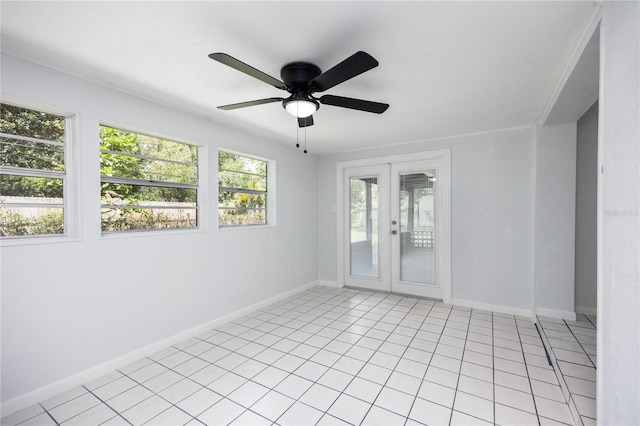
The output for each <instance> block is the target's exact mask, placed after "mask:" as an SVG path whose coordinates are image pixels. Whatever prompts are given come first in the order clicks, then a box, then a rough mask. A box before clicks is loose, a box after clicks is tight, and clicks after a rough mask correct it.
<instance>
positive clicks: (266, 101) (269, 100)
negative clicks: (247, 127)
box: [218, 98, 284, 111]
mask: <svg viewBox="0 0 640 426" xmlns="http://www.w3.org/2000/svg"><path fill="white" fill-rule="evenodd" d="M282 101H284V99H283V98H267V99H258V100H255V101H248V102H240V103H237V104H229V105H222V106H219V107H218V109H223V110H225V111H229V110H231V109H238V108H246V107H250V106H255V105H262V104H270V103H272V102H282Z"/></svg>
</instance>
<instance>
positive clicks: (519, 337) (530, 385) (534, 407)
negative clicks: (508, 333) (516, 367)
mask: <svg viewBox="0 0 640 426" xmlns="http://www.w3.org/2000/svg"><path fill="white" fill-rule="evenodd" d="M514 320H515V323H516V333H518V342H519V343H520V349H521V351H522V360H523V361H524V368H525V370H526V372H527V379H528V380H527V381H528V382H529V389H530V390H531V399H532V400H533V409H534V410H535V412H536V419H537V420H538V425H540V413H539V412H538V403H537V401H536V397H535V394H534V392H533V385H532V384H531V380H532V379H531V376H530V375H529V365H528V364H527V360H526V359H525V358H524V347H523V346H522V338H521V336H520V327H519V326H518V320H517V319H516V318H515V316H514ZM541 340H542V339H541ZM543 346H544V342H543ZM494 407H495V406H494Z"/></svg>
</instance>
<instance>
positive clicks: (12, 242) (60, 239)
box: [0, 235, 81, 247]
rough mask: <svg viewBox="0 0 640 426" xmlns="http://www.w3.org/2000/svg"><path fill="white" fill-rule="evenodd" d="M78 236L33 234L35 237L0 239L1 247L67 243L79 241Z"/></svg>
mask: <svg viewBox="0 0 640 426" xmlns="http://www.w3.org/2000/svg"><path fill="white" fill-rule="evenodd" d="M80 240H81V239H80V238H78V237H68V236H66V235H60V236H55V237H54V236H45V235H43V236H33V237H4V238H2V239H0V247H17V246H34V245H41V244H65V243H77V242H79V241H80Z"/></svg>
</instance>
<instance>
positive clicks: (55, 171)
mask: <svg viewBox="0 0 640 426" xmlns="http://www.w3.org/2000/svg"><path fill="white" fill-rule="evenodd" d="M0 133H3V136H1V137H0V167H2V168H3V170H2V173H0V236H3V237H14V236H27V235H56V234H63V233H64V211H63V208H62V207H61V205H62V203H63V199H64V197H63V188H64V178H65V159H64V149H65V147H64V142H65V117H62V116H58V115H54V114H47V113H44V112H40V111H35V110H32V109H27V108H22V107H17V106H13V105H7V104H0ZM38 173H40V174H44V175H46V177H43V176H37V175H36V174H38ZM26 205H30V206H31V207H27V206H26ZM54 205H55V206H54Z"/></svg>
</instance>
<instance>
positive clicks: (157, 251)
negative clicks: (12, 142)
mask: <svg viewBox="0 0 640 426" xmlns="http://www.w3.org/2000/svg"><path fill="white" fill-rule="evenodd" d="M1 83H2V96H3V98H4V99H5V100H19V101H23V102H27V103H29V104H31V105H41V106H45V107H49V108H56V109H58V110H61V111H69V112H73V113H76V119H77V123H78V127H77V130H78V133H77V136H79V138H78V141H77V142H78V149H77V150H76V151H75V154H77V155H78V156H79V157H78V158H77V160H78V165H79V169H78V177H79V179H78V181H77V183H78V184H79V193H78V194H77V195H78V200H79V202H80V204H79V210H80V216H79V219H80V225H81V226H80V228H79V229H78V231H79V238H77V239H75V240H73V241H69V242H61V243H52V244H32V245H20V246H3V247H2V252H1V262H2V263H1V269H2V272H1V273H2V275H1V278H2V380H1V381H2V401H3V402H4V401H7V400H11V399H12V398H13V399H15V398H17V397H20V396H21V395H25V394H26V393H28V392H31V391H34V390H37V389H41V388H42V387H43V386H45V385H48V384H51V383H54V382H56V381H59V380H62V379H65V378H67V377H69V376H72V375H74V374H77V373H79V372H82V371H83V370H87V369H90V368H93V367H95V366H97V365H99V364H102V363H105V362H108V361H110V360H113V359H115V358H117V357H120V356H122V355H125V354H128V353H130V352H132V351H134V350H137V349H139V348H142V347H145V346H147V345H150V344H152V343H154V342H157V341H159V340H162V339H165V338H168V337H170V336H173V335H175V334H178V333H180V332H183V331H185V330H188V329H190V328H193V327H196V326H198V325H201V324H203V323H206V322H208V321H210V320H213V319H215V318H218V317H221V316H223V315H225V314H228V313H231V312H233V311H236V310H238V309H240V308H243V307H246V306H248V305H251V304H254V303H257V302H259V301H263V300H265V299H268V298H270V297H273V296H276V295H278V294H281V293H284V292H286V291H289V290H292V289H295V288H296V287H299V286H301V285H303V284H306V283H309V282H313V281H315V280H316V279H317V275H318V274H317V235H318V232H317V225H316V223H317V204H316V203H317V198H316V191H315V188H317V184H318V183H317V157H315V156H313V155H304V154H302V153H301V152H300V151H298V150H295V149H294V148H289V147H286V146H284V145H281V144H278V143H274V142H270V141H266V140H262V139H260V138H257V137H254V136H250V135H247V134H244V133H241V132H237V131H235V130H232V129H229V128H226V127H224V126H221V125H218V124H216V123H214V122H211V121H208V120H206V119H203V118H198V117H195V116H192V115H187V114H184V113H181V112H179V111H176V110H173V109H170V108H166V107H163V106H161V105H158V104H154V103H151V102H148V101H145V100H142V99H139V98H136V97H133V96H129V95H127V94H124V93H121V92H118V91H115V90H111V89H108V88H105V87H101V86H98V85H95V84H92V83H89V82H86V81H83V80H80V79H77V78H75V77H73V76H70V75H66V74H62V73H59V72H57V71H54V70H51V69H48V68H43V67H40V66H37V65H34V64H31V63H28V62H24V61H21V60H19V59H16V58H14V57H10V56H6V55H3V56H2V82H1ZM204 113H206V112H204ZM99 120H105V121H107V122H109V123H113V124H120V125H122V126H127V127H131V128H134V129H137V130H139V131H147V132H153V133H156V134H160V135H162V136H165V137H174V138H179V139H182V140H187V141H191V142H194V143H197V144H201V145H205V146H207V147H208V161H207V162H206V163H208V164H207V167H205V169H208V171H209V172H212V171H213V169H214V167H215V166H216V165H217V157H216V155H217V151H216V150H217V148H218V147H223V148H229V149H233V150H237V151H240V152H246V153H249V154H253V155H257V156H263V157H267V158H270V159H273V160H275V161H276V162H277V185H276V186H277V216H278V220H277V226H275V227H262V228H254V229H241V230H224V231H218V230H217V228H216V227H215V224H214V223H211V222H210V220H212V219H213V217H214V216H213V215H211V216H208V217H209V219H210V220H209V223H206V224H205V226H204V227H205V228H208V229H204V230H198V231H195V232H193V231H182V232H181V231H170V232H168V233H162V232H158V233H138V234H136V235H135V237H133V238H132V237H131V236H124V235H123V236H109V237H102V236H101V234H100V220H99V217H100V216H99V214H100V197H99V193H100V189H99V188H100V181H99V179H100V177H99V139H98V130H97V129H98V122H99ZM204 172H205V173H204V176H205V177H206V176H208V179H209V181H208V182H205V187H206V184H207V183H208V185H209V192H210V193H212V194H215V193H214V192H213V191H212V190H213V189H214V188H215V186H216V185H217V182H215V181H212V178H213V173H209V174H207V173H206V172H207V171H206V170H205V171H204ZM205 181H206V179H205ZM206 198H207V199H208V201H207V202H206V203H205V204H204V205H203V206H202V208H203V209H204V210H205V211H207V210H211V209H216V208H217V206H216V200H215V196H214V195H211V196H210V197H206ZM289 265H292V268H293V271H292V274H291V275H290V274H289V273H288V268H289Z"/></svg>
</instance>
